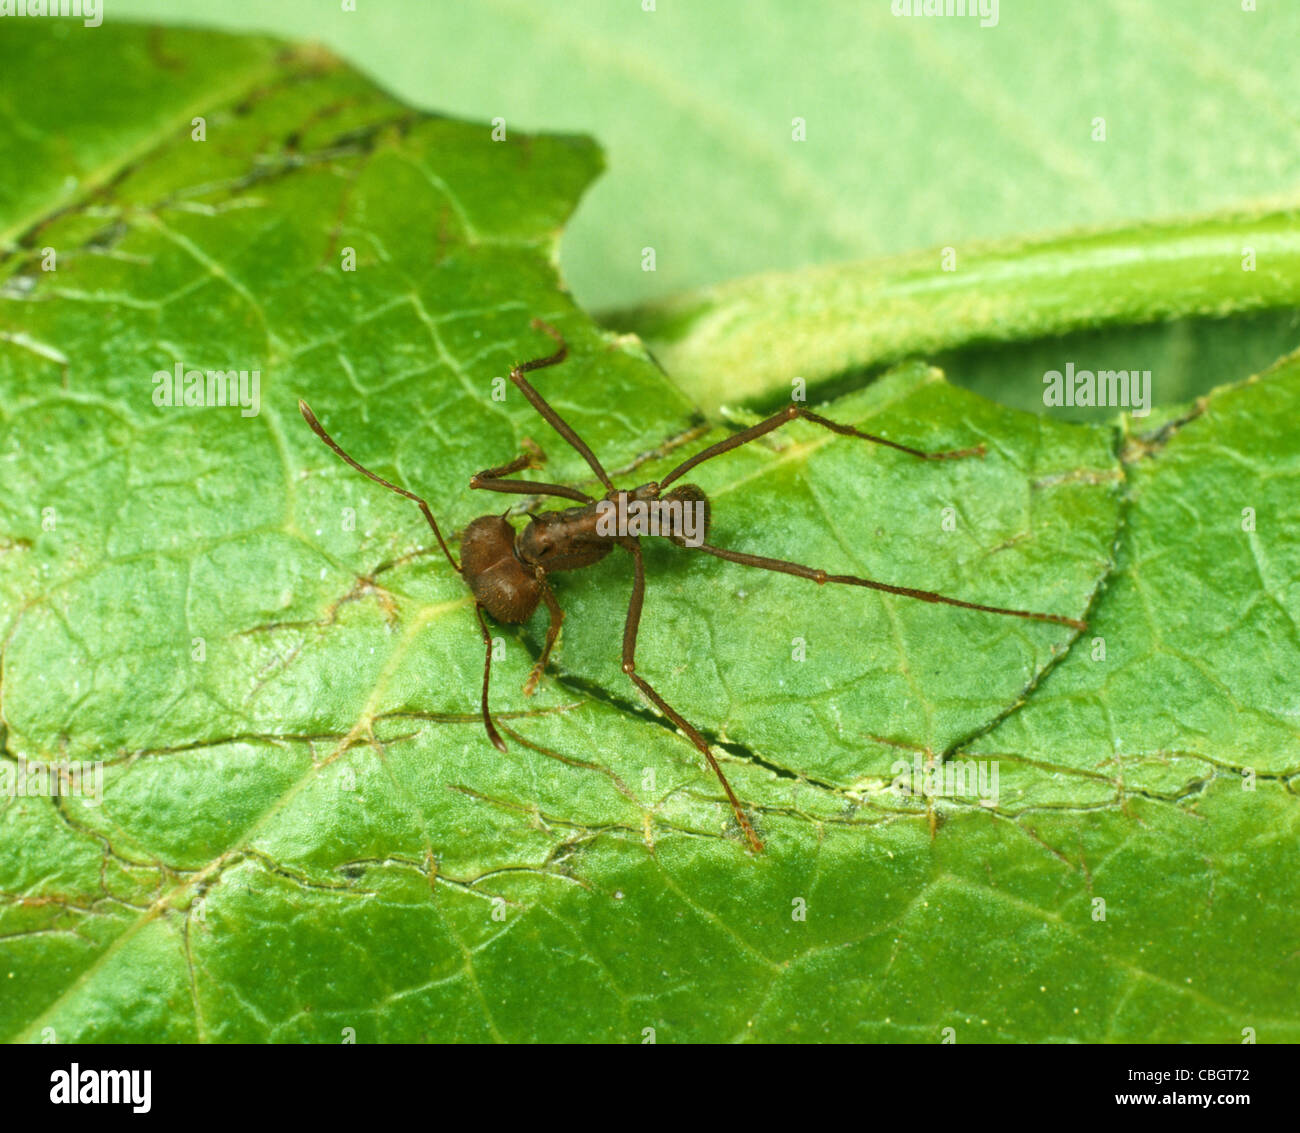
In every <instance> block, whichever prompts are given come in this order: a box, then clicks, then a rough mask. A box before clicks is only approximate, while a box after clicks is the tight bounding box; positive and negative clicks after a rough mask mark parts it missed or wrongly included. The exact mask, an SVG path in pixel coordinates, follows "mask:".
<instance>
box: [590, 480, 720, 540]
mask: <svg viewBox="0 0 1300 1133" xmlns="http://www.w3.org/2000/svg"><path fill="white" fill-rule="evenodd" d="M656 490H657V488H656ZM595 508H596V534H597V535H601V536H603V537H605V538H610V539H612V538H616V537H619V536H631V537H633V538H637V537H639V536H642V535H663V536H667V537H668V538H670V539H673V540H675V541H678V542H680V543H681V544H682V545H683V546H686V547H698V546H700V545H701V544H702V543H703V542H704V537H705V535H706V534H707V531H708V516H709V513H708V508H709V505H708V501H707V500H704V499H692V500H685V499H682V498H681V497H680V496H669V497H668V498H666V499H658V498H654V497H652V498H646V493H645V492H644V490H643V489H640V488H638V489H637V490H636V491H635V492H618V493H617V494H616V495H615V496H614V498H613V499H603V500H597V501H596V504H595Z"/></svg>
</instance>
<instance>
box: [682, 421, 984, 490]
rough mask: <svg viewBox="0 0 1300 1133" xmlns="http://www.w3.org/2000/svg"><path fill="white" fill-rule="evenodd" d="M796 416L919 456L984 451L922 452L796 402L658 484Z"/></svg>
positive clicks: (693, 459) (951, 457) (686, 463)
mask: <svg viewBox="0 0 1300 1133" xmlns="http://www.w3.org/2000/svg"><path fill="white" fill-rule="evenodd" d="M797 417H802V418H803V419H804V420H805V421H811V422H812V423H813V424H814V425H820V426H821V427H822V428H823V429H829V430H830V431H831V432H832V433H839V434H840V435H841V436H844V437H858V438H860V439H861V440H864V441H871V442H872V443H873V444H878V445H885V446H887V447H889V448H893V449H897V450H898V451H899V452H905V453H907V454H908V455H909V456H915V457H919V458H920V459H922V460H959V459H961V458H962V457H967V456H983V455H984V452H985V449H984V446H983V445H976V446H975V447H974V448H962V449H949V450H947V451H944V452H924V451H923V450H921V449H919V448H908V447H907V445H900V444H899V443H898V442H897V441H890V440H886V439H885V438H884V437H877V436H875V435H874V434H872V433H864V432H863V431H862V430H861V429H855V428H854V427H853V426H852V425H841V424H840V423H839V422H838V421H832V420H831V419H830V418H829V417H823V416H821V414H819V413H814V412H813V411H812V410H811V409H802V408H800V407H799V406H797V405H791V406H789V407H788V408H786V409H782V410H781V412H780V413H774V414H772V416H771V417H769V418H768V419H767V420H766V421H760V422H759V423H758V424H757V425H751V426H750V427H749V428H748V429H742V430H741V431H740V432H739V433H735V434H733V435H732V436H730V437H727V438H726V440H722V441H719V442H718V443H717V444H715V445H710V446H709V447H708V448H706V449H701V450H700V451H699V452H697V453H696V454H695V455H694V456H692V457H690V458H689V459H687V460H684V461H682V463H681V464H679V465H678V466H677V467H676V468H674V469H673V470H672V471H671V472H670V473H668V475H667V476H665V477H664V478H663V479H662V480H660V481H659V486H660V487H661V488H666V487H668V485H669V484H671V483H672V482H673V481H674V480H676V479H677V478H678V477H679V476H681V475H683V474H684V473H686V472H689V471H690V470H691V469H692V468H694V467H695V466H696V465H697V464H703V463H704V462H705V461H706V460H712V459H713V458H714V457H715V456H721V455H722V454H723V453H724V452H730V451H731V450H732V449H736V448H740V446H741V445H747V444H749V442H750V441H754V440H757V439H758V438H759V437H761V436H764V435H765V434H767V433H770V432H773V431H774V430H776V429H779V428H780V427H781V426H782V425H788V424H789V423H790V422H791V421H793V420H795V418H797Z"/></svg>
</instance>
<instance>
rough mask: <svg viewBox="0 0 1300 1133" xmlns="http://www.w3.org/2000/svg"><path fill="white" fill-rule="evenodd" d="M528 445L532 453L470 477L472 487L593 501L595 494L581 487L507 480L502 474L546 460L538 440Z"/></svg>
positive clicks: (522, 494) (523, 454)
mask: <svg viewBox="0 0 1300 1133" xmlns="http://www.w3.org/2000/svg"><path fill="white" fill-rule="evenodd" d="M524 447H525V448H526V449H529V451H528V452H525V453H522V454H520V455H519V456H517V457H515V458H514V460H512V461H511V462H510V463H509V464H503V465H501V466H500V467H499V468H485V469H483V471H482V472H475V473H474V475H473V476H471V477H470V481H469V486H470V488H471V489H481V490H483V491H486V492H514V493H515V494H517V495H521V496H559V497H560V498H561V499H565V500H577V502H578V503H580V504H589V503H591V497H590V496H589V495H587V493H586V492H580V491H579V490H578V489H577V488H568V487H565V486H564V485H563V484H544V483H542V482H541V481H540V480H503V479H501V477H503V476H509V475H510V474H511V473H514V472H520V471H522V470H523V469H525V468H540V467H541V466H542V465H543V464H545V463H546V454H545V453H544V452H542V450H541V449H540V448H539V447H538V446H537V443H536V442H535V441H530V440H529V439H528V438H527V437H525V438H524Z"/></svg>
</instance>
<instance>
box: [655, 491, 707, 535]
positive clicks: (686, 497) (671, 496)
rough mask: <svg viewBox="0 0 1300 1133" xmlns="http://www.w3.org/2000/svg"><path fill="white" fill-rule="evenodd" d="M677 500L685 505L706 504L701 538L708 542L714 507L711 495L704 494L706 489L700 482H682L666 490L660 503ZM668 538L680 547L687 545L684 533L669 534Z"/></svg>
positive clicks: (660, 498)
mask: <svg viewBox="0 0 1300 1133" xmlns="http://www.w3.org/2000/svg"><path fill="white" fill-rule="evenodd" d="M677 500H680V501H681V503H682V504H683V506H684V507H694V506H695V505H697V504H703V505H704V508H703V511H704V523H703V525H702V526H703V532H702V533H701V534H700V539H701V540H703V541H704V542H707V541H708V538H709V526H710V524H712V522H713V509H712V507H710V506H709V497H708V496H706V495H705V494H704V489H703V488H701V487H700V486H699V485H698V484H681V485H679V486H678V487H676V488H673V489H672V491H670V492H665V493H664V494H663V495H662V496H660V497H659V501H660V503H672V502H673V501H677ZM688 526H689V525H688ZM668 538H669V539H671V540H672V541H673V542H674V543H676V544H677V545H678V546H679V547H684V546H686V545H687V544H686V539H685V538H684V537H683V536H682V535H669V536H668Z"/></svg>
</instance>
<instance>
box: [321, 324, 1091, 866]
mask: <svg viewBox="0 0 1300 1133" xmlns="http://www.w3.org/2000/svg"><path fill="white" fill-rule="evenodd" d="M532 326H533V327H534V329H537V330H541V331H544V332H545V333H546V334H548V335H549V336H550V337H551V338H552V339H553V340H554V341H555V343H556V346H557V347H558V349H557V350H556V351H555V353H554V354H550V355H548V356H546V357H544V358H534V359H533V360H532V361H531V362H524V363H521V364H520V365H517V366H515V368H514V369H513V370H511V372H510V380H511V382H513V383H514V384H515V386H516V387H518V389H519V391H520V392H521V393H522V394H523V395H524V397H525V398H527V399H528V402H529V404H530V405H532V407H533V408H534V409H536V410H537V412H538V413H539V414H541V416H542V417H543V418H544V419H545V421H546V422H547V424H549V425H550V426H551V427H552V428H553V429H554V430H555V431H556V432H557V433H559V434H560V436H561V437H563V438H564V440H565V441H567V442H568V443H569V444H570V445H571V446H572V447H573V449H574V450H575V451H576V452H577V453H578V455H579V456H581V457H582V458H583V459H584V460H585V461H586V462H587V464H588V465H590V466H591V470H592V471H593V472H594V473H595V474H596V478H597V479H598V480H599V481H600V482H601V483H602V484H603V485H604V486H605V489H606V491H605V495H604V497H603V498H602V499H600V500H598V499H596V498H595V497H593V496H589V495H588V494H587V493H586V492H582V491H579V490H578V489H577V488H571V487H568V486H566V485H564V484H547V483H542V482H540V481H536V480H513V479H509V477H510V476H512V475H513V474H514V473H516V472H520V471H522V470H524V469H526V468H528V469H531V468H536V467H538V466H539V465H540V464H542V463H543V462H544V461H545V459H546V457H545V454H544V453H543V452H542V451H541V450H540V449H539V448H537V446H536V445H530V446H526V447H529V448H530V451H528V452H525V453H524V454H522V455H520V456H517V457H516V458H515V459H514V460H512V461H510V462H509V463H508V464H503V465H500V466H499V467H496V468H487V469H484V470H483V471H482V472H479V473H476V474H475V475H474V476H472V477H471V478H470V482H469V486H470V488H471V489H476V490H481V491H486V492H507V493H514V494H517V495H526V496H555V497H557V498H559V499H564V500H573V501H575V503H576V504H577V506H575V507H568V508H563V509H561V510H558V511H549V512H543V513H541V514H539V515H533V514H532V513H529V514H530V519H529V522H528V524H527V525H526V526H525V527H524V528H523V530H521V531H517V530H516V529H515V528H514V527H513V526H512V525H511V523H510V522H509V518H508V516H509V514H510V513H509V511H507V512H505V513H504V514H502V515H484V516H480V517H479V518H478V519H475V520H473V521H472V522H471V523H470V524H469V526H468V527H466V528H465V531H464V534H463V535H462V536H461V560H462V561H461V562H460V563H457V562H456V559H455V557H454V556H453V555H452V553H451V549H450V548H449V547H448V546H447V541H446V540H445V539H444V538H443V536H442V531H441V530H440V529H439V527H438V522H437V520H435V519H434V517H433V512H432V511H431V510H430V509H429V505H428V503H426V502H425V501H424V500H423V499H422V498H421V497H419V496H417V495H416V494H415V493H414V492H411V491H408V490H407V489H406V488H399V487H398V486H397V485H396V484H392V483H389V482H388V481H387V480H385V479H384V478H383V477H382V476H377V475H376V474H375V473H373V472H371V471H370V470H369V469H367V468H363V467H362V466H361V465H360V464H358V463H357V462H356V461H355V460H353V459H352V457H350V456H349V455H348V454H347V453H346V452H344V451H343V449H342V448H340V447H339V445H338V443H337V442H336V441H335V440H334V438H333V437H331V436H330V435H329V433H327V432H326V431H325V429H324V428H323V427H322V425H321V423H320V422H319V421H317V420H316V415H315V414H314V413H313V412H312V411H311V409H310V408H309V407H308V405H307V403H306V402H305V401H299V402H298V409H299V410H300V411H301V413H302V415H303V417H304V418H306V421H307V424H308V425H310V426H311V428H312V430H313V431H314V432H315V433H316V435H317V436H318V437H320V439H321V440H322V441H324V442H325V443H326V444H327V445H328V446H329V447H330V448H331V449H333V450H334V452H335V453H336V454H337V455H338V456H339V457H340V458H342V460H343V461H344V462H346V463H347V464H349V465H351V466H352V467H353V468H355V469H356V470H357V471H358V472H360V473H362V474H363V475H365V476H369V477H370V479H371V480H374V481H375V482H376V483H378V484H382V485H383V486H384V487H385V488H388V489H390V490H391V491H394V492H396V493H397V494H398V495H399V496H405V497H406V498H407V499H408V500H413V501H414V502H415V503H417V504H418V505H419V507H420V510H421V511H422V512H423V513H424V518H425V519H426V520H428V521H429V526H430V527H431V528H433V534H434V537H435V538H436V539H437V540H438V546H439V547H441V548H442V553H443V554H444V555H446V557H447V561H448V562H449V563H450V564H451V566H452V569H453V570H455V571H456V572H457V573H458V574H460V575H461V576H462V577H463V578H464V579H465V581H466V583H468V584H469V588H470V590H471V592H472V593H473V595H474V609H475V613H476V614H477V615H478V623H479V628H480V629H481V630H482V631H483V644H484V647H485V656H484V659H483V690H482V696H481V700H480V704H481V710H482V714H483V726H484V728H485V729H486V731H487V735H488V738H489V739H490V740H491V741H492V743H493V744H494V745H495V746H496V748H497V749H498V750H499V751H502V752H504V751H505V750H506V745H505V742H504V741H503V740H502V739H501V735H500V733H499V732H498V731H497V729H496V725H494V724H493V722H492V716H491V713H490V712H489V711H488V681H489V678H490V676H491V671H492V636H491V634H490V633H489V631H488V626H487V622H486V620H485V619H484V617H483V614H484V611H486V612H487V613H488V614H490V615H491V616H492V617H493V618H494V619H495V620H496V621H498V622H502V623H505V624H507V625H517V624H519V623H521V622H525V621H527V620H528V619H529V618H530V617H531V616H532V615H533V613H534V611H535V610H536V609H537V607H538V605H539V604H541V603H545V604H546V609H547V611H548V612H549V614H550V625H549V626H548V628H547V631H546V643H545V644H544V645H543V646H542V652H541V656H539V657H538V658H537V663H536V664H535V665H534V666H533V668H532V671H531V672H530V673H529V675H528V679H527V681H526V682H525V684H524V693H525V694H526V695H529V696H531V695H532V694H533V692H534V691H535V690H536V688H537V683H538V681H540V680H541V677H542V673H543V672H544V671H545V669H546V664H547V661H548V660H549V659H550V656H551V650H552V648H553V647H554V645H555V641H556V638H557V637H558V636H559V633H560V624H561V623H562V622H563V621H564V611H563V610H561V609H560V605H559V603H558V602H557V601H556V600H555V594H554V593H553V592H552V590H551V586H550V583H549V582H548V581H547V577H548V575H551V574H555V573H558V572H560V571H566V570H580V569H581V568H583V567H588V566H591V565H593V564H594V563H598V562H600V560H601V559H603V558H604V557H605V556H606V555H608V554H609V553H610V551H612V550H613V549H614V547H615V546H616V545H617V546H620V547H622V548H623V549H624V550H625V551H627V552H628V553H629V554H630V555H631V556H632V568H633V572H634V573H633V582H632V597H631V600H630V601H629V603H628V610H627V620H626V622H625V623H624V626H623V672H625V673H626V674H627V675H628V677H629V678H630V679H631V680H632V682H633V684H635V685H636V687H637V688H639V689H640V690H641V691H642V692H643V693H644V694H645V695H646V697H648V698H649V700H650V701H651V702H652V703H653V704H654V705H655V706H656V707H657V708H658V709H659V710H660V711H661V712H663V713H664V715H666V716H667V717H668V718H669V719H670V720H671V721H672V722H673V723H674V724H676V725H677V727H678V728H680V729H681V730H682V731H683V732H684V733H685V734H686V736H687V737H688V738H689V739H690V741H691V743H693V744H694V745H695V746H696V747H697V748H698V749H699V750H700V752H701V753H703V755H704V758H705V759H706V760H708V763H709V766H710V767H711V768H713V772H714V774H715V775H717V777H718V782H719V783H721V784H722V789H723V791H725V792H726V795H727V800H728V801H729V802H730V803H731V809H732V813H733V814H734V815H735V816H736V822H737V823H738V824H739V826H740V829H741V830H742V831H743V832H744V835H745V838H746V840H747V841H748V842H749V845H750V847H751V849H753V850H754V852H755V853H761V852H762V850H763V843H762V842H761V841H760V840H759V837H758V835H757V834H756V833H755V832H754V828H753V826H752V825H751V824H750V821H749V819H748V817H747V816H746V815H745V812H744V810H743V809H742V808H741V805H740V800H739V799H738V798H736V794H735V792H734V791H732V789H731V784H730V783H728V782H727V777H726V775H724V774H723V773H722V768H721V767H720V766H718V761H717V760H716V759H715V758H714V756H713V752H712V751H711V750H710V749H709V744H708V741H707V740H705V738H704V737H703V736H702V735H701V734H700V733H699V731H698V730H697V729H696V728H695V727H694V726H693V725H691V724H690V723H689V721H687V720H686V719H685V718H684V717H682V716H681V715H680V714H679V713H678V712H677V711H676V709H674V708H673V707H672V705H670V704H669V703H668V702H667V701H665V700H664V698H663V697H661V696H660V695H659V694H658V693H657V692H656V691H655V690H654V688H653V687H652V686H651V685H650V682H649V681H647V680H646V679H645V678H644V677H643V676H642V675H641V674H640V673H638V672H637V668H636V639H637V631H638V628H639V627H640V624H641V607H642V604H643V602H644V600H645V563H644V561H643V559H642V555H641V543H640V539H641V537H642V536H641V535H639V534H623V533H610V532H608V530H607V525H605V524H602V522H601V516H602V514H603V515H608V509H609V508H610V507H611V505H618V507H619V508H620V510H621V509H624V508H626V506H627V505H628V504H632V503H644V504H648V505H650V506H657V505H659V504H661V503H669V504H671V503H678V504H685V505H695V506H697V507H700V508H702V509H703V516H704V524H703V526H704V538H707V535H708V527H709V520H710V512H709V503H708V497H707V496H706V495H705V494H704V492H703V491H702V490H701V489H700V488H698V487H697V486H696V485H694V484H683V485H681V486H680V487H678V488H674V489H673V490H672V491H667V492H666V489H667V488H668V486H669V485H670V484H672V483H673V481H675V480H678V479H680V478H681V477H682V476H683V475H685V474H686V473H687V472H689V471H690V470H691V469H692V468H694V467H696V465H699V464H702V463H704V461H706V460H712V459H713V458H714V457H715V456H721V455H723V453H727V452H731V451H732V450H733V449H737V448H739V447H740V446H741V445H746V444H749V442H750V441H754V440H757V439H758V438H759V437H762V436H765V435H766V434H767V433H771V432H773V431H775V430H776V429H779V428H781V426H783V425H788V424H789V423H790V422H791V421H794V420H796V419H802V420H804V421H808V422H811V423H812V424H814V425H819V426H821V427H822V428H823V429H829V430H830V431H831V432H833V433H838V434H839V435H841V436H845V437H857V438H859V439H861V440H864V441H870V442H872V443H873V444H878V445H885V446H887V447H888V448H892V449H896V450H897V451H899V452H902V453H906V454H907V455H908V456H913V457H916V458H917V459H919V460H957V459H960V458H964V457H971V456H981V457H982V456H983V455H984V452H985V449H984V446H983V445H978V446H976V447H975V448H968V449H955V450H950V451H946V452H922V451H921V450H919V449H914V448H908V447H907V446H906V445H901V444H898V443H897V442H895V441H890V440H886V439H885V438H884V437H876V436H872V435H871V434H870V433H864V432H862V431H861V430H859V429H855V428H854V427H853V426H851V425H841V424H839V423H838V422H836V421H832V420H830V419H829V418H826V417H822V416H821V415H819V414H817V413H814V412H812V411H811V410H809V409H804V408H801V407H798V406H793V405H792V406H789V407H787V408H785V409H782V410H781V411H780V412H778V413H774V414H773V415H772V416H771V417H768V418H767V419H766V420H764V421H760V422H759V423H758V424H757V425H752V426H750V427H749V428H748V429H742V430H741V431H739V432H737V433H733V434H732V435H731V436H730V437H727V438H726V439H725V440H721V441H719V442H717V443H716V444H712V445H709V447H708V448H705V449H701V450H700V451H699V452H697V453H696V454H695V455H694V456H692V457H689V458H688V459H686V460H684V461H682V462H681V463H680V464H679V465H678V466H677V467H676V468H674V469H673V470H672V471H671V472H669V473H668V474H667V475H666V476H664V477H663V478H662V479H660V480H657V481H651V482H650V483H648V484H643V485H641V487H639V488H635V489H633V490H632V491H625V490H623V489H620V488H616V487H615V486H614V483H613V481H611V480H610V478H609V474H608V473H607V472H606V471H605V469H604V467H603V466H602V465H601V463H600V461H599V460H597V459H596V455H595V453H593V452H592V451H591V449H590V448H588V447H587V445H586V443H585V442H584V441H583V440H582V438H581V437H579V436H578V434H577V433H575V432H574V431H573V429H572V427H570V425H569V424H568V422H566V421H565V420H564V418H563V417H561V416H560V415H559V414H558V413H557V412H556V411H555V410H554V409H552V408H551V406H550V405H548V404H547V402H546V400H545V399H544V398H543V397H542V395H541V394H540V393H538V392H537V390H536V389H534V388H533V386H532V384H531V383H530V382H529V381H528V379H527V378H526V377H525V376H524V375H525V374H528V373H530V372H532V371H533V370H541V369H545V368H546V367H547V366H557V365H559V364H560V363H561V362H563V361H564V359H565V358H566V357H567V356H568V347H567V345H566V344H565V341H564V337H563V336H562V335H561V334H560V332H559V331H557V330H556V329H555V328H554V327H552V326H550V325H549V324H547V323H545V322H543V321H542V320H541V319H534V320H533V321H532ZM667 537H668V538H669V539H670V540H671V541H672V542H673V543H675V544H676V545H677V546H679V547H684V548H687V549H689V550H697V551H703V552H704V553H705V554H709V555H714V556H716V557H717V558H720V559H725V560H726V561H727V562H732V563H739V564H740V565H741V566H749V567H757V568H759V569H760V570H772V571H780V572H782V573H784V574H792V575H795V576H796V577H798V578H806V579H809V580H810V581H812V582H815V583H817V585H818V586H821V585H823V584H825V583H827V582H837V583H842V584H844V585H847V586H863V587H866V588H868V589H870V590H881V591H884V592H885V593H886V594H901V595H903V596H904V597H907V598H919V599H920V600H921V601H923V602H938V603H943V604H945V605H948V606H960V607H961V608H962V609H966V610H979V611H981V612H983V613H987V614H1005V615H1008V616H1010V617H1014V618H1029V619H1032V620H1035V621H1042V622H1055V623H1057V624H1058V625H1065V626H1070V627H1071V628H1073V629H1076V630H1080V631H1082V630H1084V629H1086V628H1087V626H1086V625H1085V624H1084V623H1083V622H1081V621H1077V620H1076V619H1074V618H1067V617H1065V616H1063V615H1061V614H1036V613H1031V612H1030V611H1027V610H1008V609H1004V608H1002V607H999V606H984V605H980V604H979V603H977V602H963V601H961V600H960V599H958V598H949V597H946V596H945V595H943V594H936V593H934V592H933V591H930V590H916V589H913V588H912V587H910V586H891V585H890V584H888V583H884V582H876V581H875V580H874V579H870V578H855V577H854V576H852V575H847V574H827V573H826V571H824V570H814V569H813V568H811V567H806V566H802V565H800V564H799V563H792V562H786V561H785V560H783V559H770V558H765V557H764V556H762V555H750V554H744V553H742V552H740V551H729V550H726V549H725V548H722V547H714V546H712V545H710V544H709V543H707V542H704V541H699V542H691V541H690V540H688V539H687V538H685V537H684V536H683V535H682V534H681V533H680V532H678V533H676V534H673V533H668V534H667Z"/></svg>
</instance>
